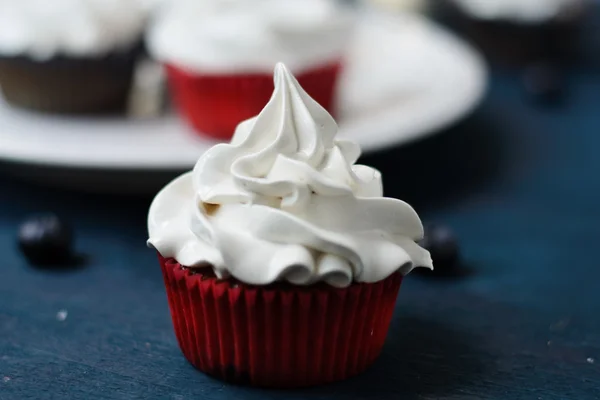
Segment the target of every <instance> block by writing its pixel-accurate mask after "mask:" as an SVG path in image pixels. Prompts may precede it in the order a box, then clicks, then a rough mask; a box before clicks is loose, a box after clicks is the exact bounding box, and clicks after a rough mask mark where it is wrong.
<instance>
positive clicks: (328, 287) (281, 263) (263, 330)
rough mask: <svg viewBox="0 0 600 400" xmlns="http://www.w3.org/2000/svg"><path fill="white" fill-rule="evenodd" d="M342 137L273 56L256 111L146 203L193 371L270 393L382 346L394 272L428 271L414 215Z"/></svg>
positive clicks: (357, 362)
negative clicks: (268, 91)
mask: <svg viewBox="0 0 600 400" xmlns="http://www.w3.org/2000/svg"><path fill="white" fill-rule="evenodd" d="M336 133H337V125H336V123H335V121H334V120H333V118H332V117H331V116H330V115H329V114H328V113H327V111H326V110H325V109H324V108H322V107H321V106H320V105H319V104H318V103H317V102H316V101H314V100H313V99H311V98H310V97H309V96H308V94H307V93H306V92H305V91H304V90H303V89H302V88H301V87H300V85H299V84H298V82H297V81H296V79H295V78H294V77H293V76H292V75H291V74H290V72H289V71H288V70H287V69H286V68H285V67H284V66H283V65H281V64H279V65H278V66H277V67H276V70H275V92H274V93H273V95H272V97H271V99H270V100H269V101H268V104H267V105H266V106H265V108H264V109H263V110H262V111H261V112H260V114H259V115H258V116H257V117H255V118H252V119H249V120H247V121H244V122H242V123H241V124H240V125H239V126H238V128H237V130H236V132H235V135H234V137H233V140H232V142H231V143H230V144H219V145H217V146H214V147H213V148H212V149H210V150H208V151H207V152H206V153H205V154H204V155H203V156H202V157H201V158H200V160H199V161H198V163H197V164H196V167H195V169H194V171H193V172H190V173H186V174H184V175H182V176H181V177H179V178H177V179H175V180H174V181H173V182H171V183H170V184H168V185H167V186H166V187H165V188H164V189H163V190H162V191H161V192H160V193H159V194H158V195H157V196H156V198H155V199H154V201H153V203H152V206H151V208H150V211H149V216H148V229H149V236H150V238H149V241H148V243H149V245H150V246H152V247H154V248H155V249H156V250H158V252H159V260H160V264H161V267H162V271H163V276H164V281H165V285H166V289H167V295H168V300H169V305H170V310H171V315H172V319H173V324H174V328H175V334H176V336H177V340H178V342H179V345H180V347H181V350H182V351H183V354H184V355H185V357H186V358H187V359H188V360H189V361H190V363H192V364H193V365H194V366H195V367H196V368H198V369H200V370H201V371H203V372H205V373H208V374H210V375H213V376H215V377H218V378H221V379H225V380H228V381H232V382H236V383H246V384H251V385H256V386H270V387H295V386H309V385H316V384H322V383H326V382H332V381H337V380H342V379H345V378H347V377H350V376H352V375H355V374H358V373H360V372H361V371H363V370H365V369H366V368H367V367H368V366H369V365H370V364H372V363H373V362H374V361H375V359H376V358H377V356H378V355H379V353H380V352H381V350H382V347H383V344H384V342H385V338H386V335H387V330H388V327H389V324H390V321H391V318H392V314H393V311H394V305H395V302H396V297H397V294H398V290H399V289H400V284H401V281H402V277H403V276H404V275H405V274H407V273H408V272H410V271H411V270H412V269H413V268H414V267H417V266H426V267H429V268H431V258H430V256H429V253H428V252H427V251H426V250H424V249H422V248H421V247H419V246H418V245H417V244H416V243H415V240H418V239H420V238H421V237H422V236H423V227H422V225H421V221H420V220H419V217H418V216H417V214H416V213H415V211H414V210H413V209H412V208H411V207H410V206H409V205H408V204H406V203H404V202H402V201H400V200H396V199H391V198H386V197H382V196H383V194H382V184H381V174H380V173H379V172H378V171H376V170H374V169H372V168H370V167H367V166H362V165H356V164H355V162H356V160H357V159H358V157H359V155H360V148H359V147H358V145H357V144H356V143H354V142H350V141H346V140H341V139H336V138H335V135H336Z"/></svg>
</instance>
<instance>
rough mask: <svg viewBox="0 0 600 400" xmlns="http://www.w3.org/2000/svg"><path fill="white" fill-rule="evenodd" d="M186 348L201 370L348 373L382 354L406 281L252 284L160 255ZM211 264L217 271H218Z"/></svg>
mask: <svg viewBox="0 0 600 400" xmlns="http://www.w3.org/2000/svg"><path fill="white" fill-rule="evenodd" d="M159 259H160V263H161V267H162V271H163V276H164V280H165V286H166V289H167V296H168V300H169V306H170V309H171V316H172V319H173V326H174V328H175V334H176V336H177V340H178V342H179V345H180V347H181V350H182V352H183V354H184V355H185V357H186V358H187V359H188V361H189V362H190V363H191V364H192V365H194V366H195V367H196V368H197V369H199V370H200V371H203V372H205V373H207V374H209V375H211V376H214V377H216V378H219V379H222V380H225V381H228V382H232V383H237V384H248V385H253V386H262V387H280V388H292V387H300V386H311V385H318V384H324V383H328V382H334V381H338V380H343V379H346V378H348V377H350V376H353V375H356V374H358V373H360V372H362V371H364V370H365V369H366V368H367V367H368V366H369V365H371V364H372V363H373V361H375V359H376V358H377V356H378V355H379V353H380V352H381V349H382V347H383V344H384V342H385V338H386V335H387V331H388V328H389V324H390V321H391V318H392V314H393V311H394V304H395V302H396V297H397V295H398V291H399V289H400V284H401V282H402V275H401V274H399V273H395V274H393V275H391V276H390V277H388V278H386V279H385V280H383V281H380V282H377V283H372V284H366V283H360V284H359V283H357V284H352V285H351V286H349V287H347V288H344V289H338V288H334V287H331V286H329V285H326V284H317V285H313V286H310V287H300V286H294V285H290V284H285V283H277V284H273V285H269V286H265V287H257V286H249V285H244V284H242V283H238V282H236V281H234V280H218V279H216V278H215V277H214V276H206V275H203V274H202V273H195V272H193V271H192V270H190V269H188V268H185V267H182V266H181V265H180V264H178V263H177V262H176V261H175V260H173V259H165V258H162V257H160V256H159ZM211 272H212V271H211Z"/></svg>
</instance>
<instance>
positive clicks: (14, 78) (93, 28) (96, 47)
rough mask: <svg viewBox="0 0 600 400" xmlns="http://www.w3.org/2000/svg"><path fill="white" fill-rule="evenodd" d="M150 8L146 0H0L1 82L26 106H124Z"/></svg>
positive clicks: (91, 109)
mask: <svg viewBox="0 0 600 400" xmlns="http://www.w3.org/2000/svg"><path fill="white" fill-rule="evenodd" d="M146 14H147V9H146V7H144V5H143V4H142V2H141V1H140V0H51V1H45V0H0V87H1V88H2V92H3V94H4V97H5V98H6V100H7V101H8V102H9V103H11V104H13V105H15V106H19V107H23V108H28V109H32V110H38V111H46V112H54V113H100V112H112V111H123V110H124V109H125V106H126V104H127V98H128V94H129V90H130V86H131V82H132V76H133V71H134V66H135V63H136V59H137V57H138V55H139V53H140V49H141V43H142V41H141V36H142V34H143V29H144V23H145V22H146Z"/></svg>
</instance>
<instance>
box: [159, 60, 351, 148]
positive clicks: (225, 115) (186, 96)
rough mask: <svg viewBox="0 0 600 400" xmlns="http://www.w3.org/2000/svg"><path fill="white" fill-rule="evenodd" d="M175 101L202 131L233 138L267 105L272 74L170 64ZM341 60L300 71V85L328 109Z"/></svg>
mask: <svg viewBox="0 0 600 400" xmlns="http://www.w3.org/2000/svg"><path fill="white" fill-rule="evenodd" d="M166 69H167V76H168V80H169V87H170V91H171V94H172V97H173V99H174V102H175V104H176V106H177V108H178V109H179V111H180V113H181V114H182V115H183V117H184V118H185V119H186V120H187V121H188V123H189V124H190V125H191V126H192V127H193V128H194V129H195V130H196V131H197V132H198V133H201V134H206V135H208V136H212V137H214V138H217V139H222V140H229V139H231V137H232V136H233V132H234V131H235V128H236V126H237V125H238V124H239V123H240V122H242V121H244V120H246V119H248V118H252V117H254V116H255V115H257V114H258V113H260V111H261V110H262V109H263V108H264V106H265V105H266V104H267V102H268V101H269V99H270V98H271V95H272V94H273V90H274V84H273V75H272V74H245V75H221V74H219V75H217V74H199V73H191V72H187V71H184V70H182V69H180V68H178V67H175V66H173V65H167V66H166ZM340 70H341V64H340V63H334V64H330V65H326V66H323V67H320V68H315V69H312V70H310V71H306V72H304V73H301V74H298V75H297V76H296V78H297V79H298V82H299V83H300V85H301V86H302V87H303V88H304V90H306V91H307V92H308V94H310V95H311V96H312V97H313V98H314V99H315V100H316V101H317V102H318V103H319V104H321V105H322V106H323V107H324V108H325V109H326V110H327V111H329V112H330V113H332V114H333V113H334V107H335V104H334V102H335V91H336V83H337V77H338V76H339V73H340Z"/></svg>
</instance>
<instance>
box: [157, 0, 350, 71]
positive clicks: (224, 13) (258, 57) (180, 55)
mask: <svg viewBox="0 0 600 400" xmlns="http://www.w3.org/2000/svg"><path fill="white" fill-rule="evenodd" d="M352 21H353V13H352V12H351V9H350V7H348V6H344V5H341V4H340V3H339V2H338V1H332V0H253V1H248V0H195V1H190V0H174V1H172V2H171V3H169V4H165V7H164V8H163V9H162V10H161V12H160V14H159V15H157V17H156V18H155V20H154V23H153V24H152V26H151V28H150V30H149V33H148V38H147V42H148V47H149V49H150V51H151V52H152V54H153V56H154V57H155V58H157V59H158V60H160V61H163V62H166V63H173V64H175V65H177V66H179V67H184V68H187V69H189V70H192V71H193V70H199V71H202V72H204V71H216V72H223V71H224V70H225V71H233V72H238V71H242V72H248V71H251V72H252V71H258V72H268V73H270V72H271V69H272V68H273V65H275V64H276V63H277V62H279V61H283V62H285V63H286V64H287V65H288V66H289V67H290V68H291V69H292V70H295V69H301V68H307V67H312V66H315V65H320V64H321V63H323V62H330V61H337V60H338V59H339V58H340V57H341V55H342V54H343V52H344V50H345V48H346V44H347V41H348V37H349V33H350V30H351V27H352Z"/></svg>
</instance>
